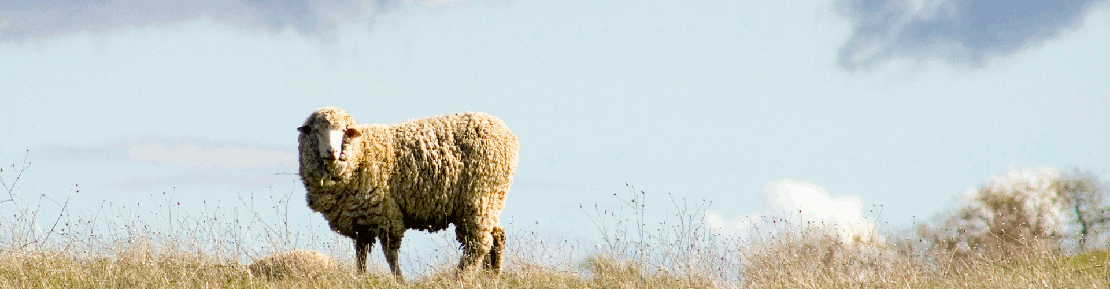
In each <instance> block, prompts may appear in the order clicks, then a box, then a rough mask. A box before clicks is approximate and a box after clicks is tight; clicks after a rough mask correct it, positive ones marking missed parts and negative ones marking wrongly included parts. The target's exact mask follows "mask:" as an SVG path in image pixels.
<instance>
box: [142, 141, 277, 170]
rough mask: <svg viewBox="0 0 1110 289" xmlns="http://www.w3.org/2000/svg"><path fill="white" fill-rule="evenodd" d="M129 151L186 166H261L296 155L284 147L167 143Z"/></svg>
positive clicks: (270, 164)
mask: <svg viewBox="0 0 1110 289" xmlns="http://www.w3.org/2000/svg"><path fill="white" fill-rule="evenodd" d="M128 154H129V155H130V156H131V158H132V159H134V160H137V161H145V162H154V163H161V164H170V165H176V166H184V167H195V166H216V167H228V168H233V167H260V166H292V165H296V164H297V156H296V155H294V154H292V153H289V152H283V151H274V150H264V149H257V148H241V147H211V148H202V147H198V146H194V145H178V146H172V147H165V146H161V145H157V144H146V145H138V146H134V147H131V148H130V149H129V150H128Z"/></svg>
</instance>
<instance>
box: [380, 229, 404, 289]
mask: <svg viewBox="0 0 1110 289" xmlns="http://www.w3.org/2000/svg"><path fill="white" fill-rule="evenodd" d="M401 238H402V237H401V236H388V235H387V236H386V237H384V238H382V249H383V250H384V251H385V260H386V261H387V262H389V271H391V272H393V275H394V276H397V280H404V277H403V276H401V264H400V263H398V262H397V251H400V250H401Z"/></svg>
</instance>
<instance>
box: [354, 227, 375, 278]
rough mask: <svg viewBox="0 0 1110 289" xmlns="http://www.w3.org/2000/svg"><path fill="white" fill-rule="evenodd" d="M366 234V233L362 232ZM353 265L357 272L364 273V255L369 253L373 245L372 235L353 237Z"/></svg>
mask: <svg viewBox="0 0 1110 289" xmlns="http://www.w3.org/2000/svg"><path fill="white" fill-rule="evenodd" d="M362 235H366V234H362ZM354 239H355V260H356V262H355V266H356V269H357V270H358V273H359V274H362V273H366V255H368V254H370V250H371V248H372V247H373V246H374V237H372V236H356V237H355V238H354Z"/></svg>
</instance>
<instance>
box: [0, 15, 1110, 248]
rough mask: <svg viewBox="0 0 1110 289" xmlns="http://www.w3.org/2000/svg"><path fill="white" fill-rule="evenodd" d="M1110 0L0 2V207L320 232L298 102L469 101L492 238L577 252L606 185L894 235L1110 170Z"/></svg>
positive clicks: (304, 109) (408, 106)
mask: <svg viewBox="0 0 1110 289" xmlns="http://www.w3.org/2000/svg"><path fill="white" fill-rule="evenodd" d="M1107 2H1108V1H1078V0H1076V1H1001V0H999V1H970V0H935V1H930V0H917V1H898V0H861V1H849V0H831V1H718V0H704V1H702V0H699V1H624V0H612V1H574V0H570V1H509V0H488V1H486V0H458V1H447V0H444V1H402V0H371V1H343V0H333V1H296V0H293V1H257V0H242V1H236V0H223V1H217V0H203V1H192V2H188V3H185V2H180V1H137V0H121V1H65V0H58V1H36V2H35V3H34V4H28V2H23V1H7V0H0V164H3V165H4V168H5V170H4V172H3V173H2V174H0V175H2V176H4V177H5V180H7V181H9V182H10V180H12V179H13V178H14V175H13V170H12V169H10V168H11V165H12V164H20V163H22V162H23V160H24V158H26V159H27V160H28V161H30V162H31V163H32V165H31V166H30V167H29V168H28V170H27V171H26V172H25V173H24V175H23V176H21V179H20V181H19V187H18V191H19V192H21V193H22V194H25V195H28V196H35V195H40V194H42V195H47V196H53V197H55V198H59V199H60V198H64V197H66V196H69V197H71V198H73V200H74V205H73V209H74V210H93V209H95V208H96V207H97V206H101V205H103V204H105V203H113V204H131V203H136V205H139V204H140V203H144V202H151V200H157V199H158V198H155V197H154V196H156V195H158V194H161V193H163V192H168V193H169V194H172V196H173V198H175V199H178V200H180V202H181V203H182V204H183V205H182V206H183V208H184V210H186V211H194V212H196V211H199V210H203V209H205V208H210V206H212V205H211V204H213V203H219V204H223V205H224V206H225V207H227V206H233V205H236V204H241V201H240V200H239V198H240V197H241V196H244V195H248V196H250V195H253V196H255V197H256V198H262V197H263V196H282V195H291V196H292V197H291V200H290V202H289V204H290V209H289V215H290V218H291V219H293V220H294V221H295V222H302V223H314V224H316V226H319V225H320V224H322V223H323V219H322V217H321V216H320V215H319V214H316V213H313V212H311V211H310V210H308V208H307V207H306V206H304V204H303V201H302V200H303V194H304V189H303V186H302V185H301V184H300V183H299V181H298V178H297V176H296V175H294V173H296V171H297V160H296V137H297V131H296V130H295V128H296V127H297V126H299V125H300V124H301V123H302V122H303V121H304V119H305V118H306V117H307V116H308V115H309V113H311V112H312V111H313V110H315V109H316V108H319V107H323V106H328V105H335V106H338V107H340V108H343V109H345V110H346V111H347V112H348V113H350V114H351V115H352V116H353V117H354V118H355V119H356V120H357V121H358V122H361V123H397V122H402V121H405V120H408V119H414V118H421V117H429V116H435V115H439V114H446V113H453V112H460V111H482V112H487V113H490V114H492V115H495V116H497V117H499V118H501V119H502V120H503V121H505V122H506V123H507V124H508V126H509V127H510V129H512V130H513V132H514V133H516V135H517V136H518V137H519V139H520V143H521V149H520V164H519V168H518V170H517V173H516V175H515V183H514V184H513V187H512V189H511V193H510V194H509V196H508V201H507V206H506V208H505V210H504V212H503V213H502V222H503V223H506V224H508V225H507V227H508V228H509V231H510V232H512V231H513V229H514V228H516V229H520V228H532V229H534V230H538V231H540V232H541V234H543V235H546V236H553V237H554V238H579V239H583V240H596V228H594V227H591V226H589V225H586V226H583V225H582V224H589V223H588V222H589V219H588V217H587V214H588V213H589V212H587V211H584V210H583V209H581V208H580V205H583V206H585V207H590V206H592V205H593V204H599V205H600V206H601V207H606V208H612V207H615V206H619V205H620V200H619V199H617V198H616V197H614V194H617V195H623V194H626V193H628V191H629V190H630V189H629V188H628V187H626V184H630V185H633V186H635V189H634V190H637V191H644V192H645V194H646V198H647V201H648V202H649V203H650V204H652V205H653V206H655V207H654V208H655V209H653V210H652V211H649V212H648V213H649V214H657V215H663V214H667V213H666V212H668V210H669V209H673V208H674V206H673V205H671V199H670V197H669V196H674V197H675V198H676V199H677V200H679V201H682V200H686V202H690V203H698V202H702V201H705V202H709V203H710V205H709V209H710V213H709V217H707V218H706V220H707V222H709V223H711V225H714V226H716V227H721V226H723V224H725V223H730V224H735V223H739V222H743V221H745V220H751V218H752V216H757V215H759V214H760V212H766V211H767V208H783V209H790V208H793V207H795V206H801V205H800V204H803V203H806V204H813V205H808V206H810V208H813V209H812V210H813V212H843V213H837V214H840V215H838V216H845V218H848V219H847V220H849V221H845V222H848V223H853V222H855V223H860V222H870V223H866V224H872V225H873V224H879V226H881V227H884V228H891V229H896V228H899V227H908V226H910V225H912V224H913V223H914V222H920V221H922V220H925V219H927V218H930V217H932V216H934V215H936V214H938V213H941V212H944V211H945V210H947V209H948V208H950V207H952V206H953V205H955V204H956V203H957V201H958V199H959V198H960V196H961V195H962V194H963V193H964V192H965V191H966V190H967V189H969V188H974V187H977V186H979V185H980V184H982V183H983V182H984V180H986V179H988V178H990V177H991V176H996V175H1000V174H1004V173H1005V172H1006V171H1007V170H1010V169H1021V168H1042V167H1047V168H1059V169H1064V170H1066V169H1071V168H1079V169H1084V170H1089V171H1091V172H1093V173H1095V174H1096V175H1098V176H1101V177H1103V178H1107V177H1110V171H1108V170H1110V165H1108V164H1110V150H1107V149H1106V148H1107V147H1110V113H1107V112H1110V54H1108V53H1105V47H1110V4H1108V3H1107ZM76 190H80V192H79V193H76V194H71V193H72V192H74V191H76ZM779 199H781V200H782V201H774V200H779ZM768 202H772V203H770V204H768ZM815 214H817V213H815ZM830 214H832V213H830ZM860 220H862V221H860ZM855 223H853V224H855ZM860 224H863V223H860ZM318 234H330V233H327V232H326V230H325V231H319V232H318ZM410 236H413V235H412V234H410ZM583 236H584V237H583ZM415 238H435V237H427V236H423V235H419V236H418V237H415Z"/></svg>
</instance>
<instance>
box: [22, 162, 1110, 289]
mask: <svg viewBox="0 0 1110 289" xmlns="http://www.w3.org/2000/svg"><path fill="white" fill-rule="evenodd" d="M26 168H27V166H23V167H22V168H20V167H14V166H13V167H12V168H10V169H7V170H5V171H3V172H2V173H4V174H0V182H2V183H3V185H4V186H3V187H4V189H5V190H6V191H7V193H8V196H9V197H10V199H9V200H6V201H3V202H0V205H3V206H7V207H5V208H6V210H0V211H2V213H3V216H4V217H3V218H2V219H0V288H67V289H69V288H1110V266H1107V265H1110V264H1108V263H1110V252H1108V251H1095V252H1092V253H1088V254H1081V255H1076V256H1065V255H1062V254H1061V253H1058V252H1057V251H1051V250H1040V249H1036V248H1011V249H1010V250H1015V251H1014V252H1010V253H1011V254H1006V256H1008V257H1007V258H1005V259H991V258H988V257H986V255H975V254H971V255H966V256H970V257H966V256H964V257H957V256H956V255H955V254H953V253H952V252H947V251H944V250H939V249H935V248H934V247H935V246H930V245H929V244H928V243H927V242H926V241H924V240H922V239H920V238H914V237H913V236H908V237H904V238H891V239H892V240H893V241H885V240H884V241H866V240H863V241H860V240H855V241H845V240H842V239H841V238H839V237H838V236H836V235H835V233H832V232H835V230H828V228H823V227H819V226H793V228H797V227H801V228H802V229H800V230H798V229H791V230H776V231H774V232H775V233H770V234H766V235H763V236H748V237H745V238H738V237H737V236H724V235H718V234H715V233H714V232H712V231H710V230H709V229H708V228H706V227H705V226H704V225H703V222H702V221H701V220H702V217H703V213H704V212H705V209H706V208H707V207H708V206H707V204H704V203H703V204H700V205H696V206H689V205H688V203H687V202H686V201H684V200H675V199H673V198H672V199H671V203H672V205H673V208H675V210H674V211H675V212H673V213H671V214H665V213H653V214H648V208H649V207H647V206H646V205H645V203H646V202H647V198H646V195H647V194H646V193H644V192H642V191H641V192H637V191H636V190H635V188H632V187H630V190H629V192H628V194H627V195H624V196H618V199H620V200H621V201H622V202H623V205H622V206H619V207H617V208H601V207H596V206H595V207H594V208H593V210H592V211H591V210H589V209H586V210H584V213H585V214H587V215H588V216H590V219H591V220H593V225H595V226H596V228H597V230H598V232H599V235H600V236H599V237H600V238H599V239H600V240H602V241H601V244H599V245H598V246H597V247H596V249H595V250H592V251H589V252H586V256H587V257H584V258H579V259H574V257H569V256H574V254H567V252H568V251H575V250H579V251H581V250H582V248H568V247H566V246H565V245H562V243H560V242H553V241H550V240H544V239H542V238H541V237H537V236H536V235H534V234H530V233H529V232H509V236H508V237H509V248H508V249H507V255H506V262H505V266H506V267H505V271H504V272H503V273H502V274H501V275H499V276H492V275H488V274H478V275H475V276H470V277H469V278H463V279H461V280H460V279H458V278H456V274H455V272H454V262H453V261H454V259H453V258H455V257H456V256H457V255H451V254H444V255H445V257H443V259H440V260H439V261H438V262H432V263H433V264H437V265H434V266H433V267H432V268H431V269H430V270H429V271H427V272H426V273H424V274H414V275H411V276H408V278H407V279H406V280H405V282H403V283H402V282H398V281H397V280H395V279H394V278H393V277H392V276H390V275H389V274H388V273H386V272H384V271H383V270H381V269H378V270H377V271H375V270H373V269H372V270H371V271H370V273H368V274H366V275H361V276H360V275H356V274H354V273H353V272H354V271H355V270H354V268H353V265H352V263H353V262H352V261H351V260H350V259H351V258H350V255H351V253H350V252H348V251H344V250H341V249H337V248H338V247H332V246H341V247H344V248H346V247H349V244H347V243H345V241H346V240H343V239H342V238H337V239H335V240H338V241H335V240H332V241H328V240H327V239H309V241H308V244H307V245H308V247H314V248H322V249H321V251H323V253H324V254H325V255H328V256H330V257H331V258H332V259H333V260H335V261H334V262H319V263H311V262H309V263H304V264H307V265H303V264H302V265H300V266H301V267H299V269H296V270H299V271H300V272H299V273H298V274H284V277H275V278H269V277H266V276H258V275H257V273H255V274H252V273H251V270H250V269H248V266H247V264H248V263H249V261H252V260H259V259H262V258H263V257H264V256H267V255H271V254H272V253H276V252H282V251H287V250H290V249H293V248H298V247H305V243H304V242H299V243H298V242H294V241H290V240H293V239H296V238H298V237H297V234H298V233H297V232H293V229H291V228H290V227H289V226H288V225H287V222H285V221H283V217H284V216H282V215H283V213H284V212H286V211H285V210H283V209H282V206H288V204H289V202H288V200H289V197H284V198H278V199H272V200H273V203H274V205H273V206H272V207H273V209H274V211H276V212H277V214H276V215H277V217H267V216H268V215H267V214H262V213H259V212H257V211H254V209H253V207H251V208H252V209H251V212H250V214H249V215H250V216H252V217H251V219H250V220H247V221H240V220H238V219H234V218H232V219H231V221H228V220H229V219H228V218H226V217H220V216H215V215H206V214H203V213H201V214H194V215H192V216H189V215H188V214H186V213H184V212H180V211H174V209H173V207H172V206H168V205H167V206H166V207H164V208H163V209H164V211H165V212H167V213H165V214H164V215H162V216H163V217H165V218H164V219H158V221H157V222H158V224H151V223H145V222H143V221H140V218H136V217H129V216H134V215H133V214H129V213H127V212H125V211H126V210H125V209H122V208H107V209H104V210H102V212H97V213H95V214H94V215H93V216H79V215H71V214H70V213H69V212H67V211H66V208H67V207H68V202H67V201H64V200H61V201H53V200H48V199H44V198H42V197H40V198H39V199H38V200H37V201H33V200H32V201H26V200H24V199H23V198H21V196H19V194H18V192H17V191H16V185H17V184H18V179H19V178H20V176H21V175H22V173H23V171H24V170H26ZM5 174H6V175H5ZM5 176H6V177H5ZM171 195H172V194H171ZM171 202H172V201H170V200H167V201H166V203H167V204H169V203H171ZM248 203H251V202H247V201H244V205H247V204H248ZM44 204H46V205H47V206H45V207H44V206H43V205H44ZM50 205H53V208H54V210H53V211H51V210H47V207H50ZM245 207H249V206H245ZM651 208H654V207H651ZM47 212H53V213H47ZM271 215H272V214H271ZM661 216H665V217H661ZM649 220H650V221H649ZM267 221H269V222H267ZM779 222H780V223H782V222H783V221H782V220H780V221H779ZM244 223H248V224H247V225H244ZM649 223H650V224H652V225H651V226H649ZM654 224H658V226H655V225H654ZM783 226H784V227H790V226H788V225H786V224H783ZM249 240H256V241H257V240H262V241H260V242H261V243H259V242H254V243H251V242H249ZM260 244H261V245H260ZM328 248H332V249H328ZM441 252H456V254H457V249H453V248H444V249H443V250H441ZM313 264H317V265H313ZM300 273H303V274H300Z"/></svg>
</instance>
